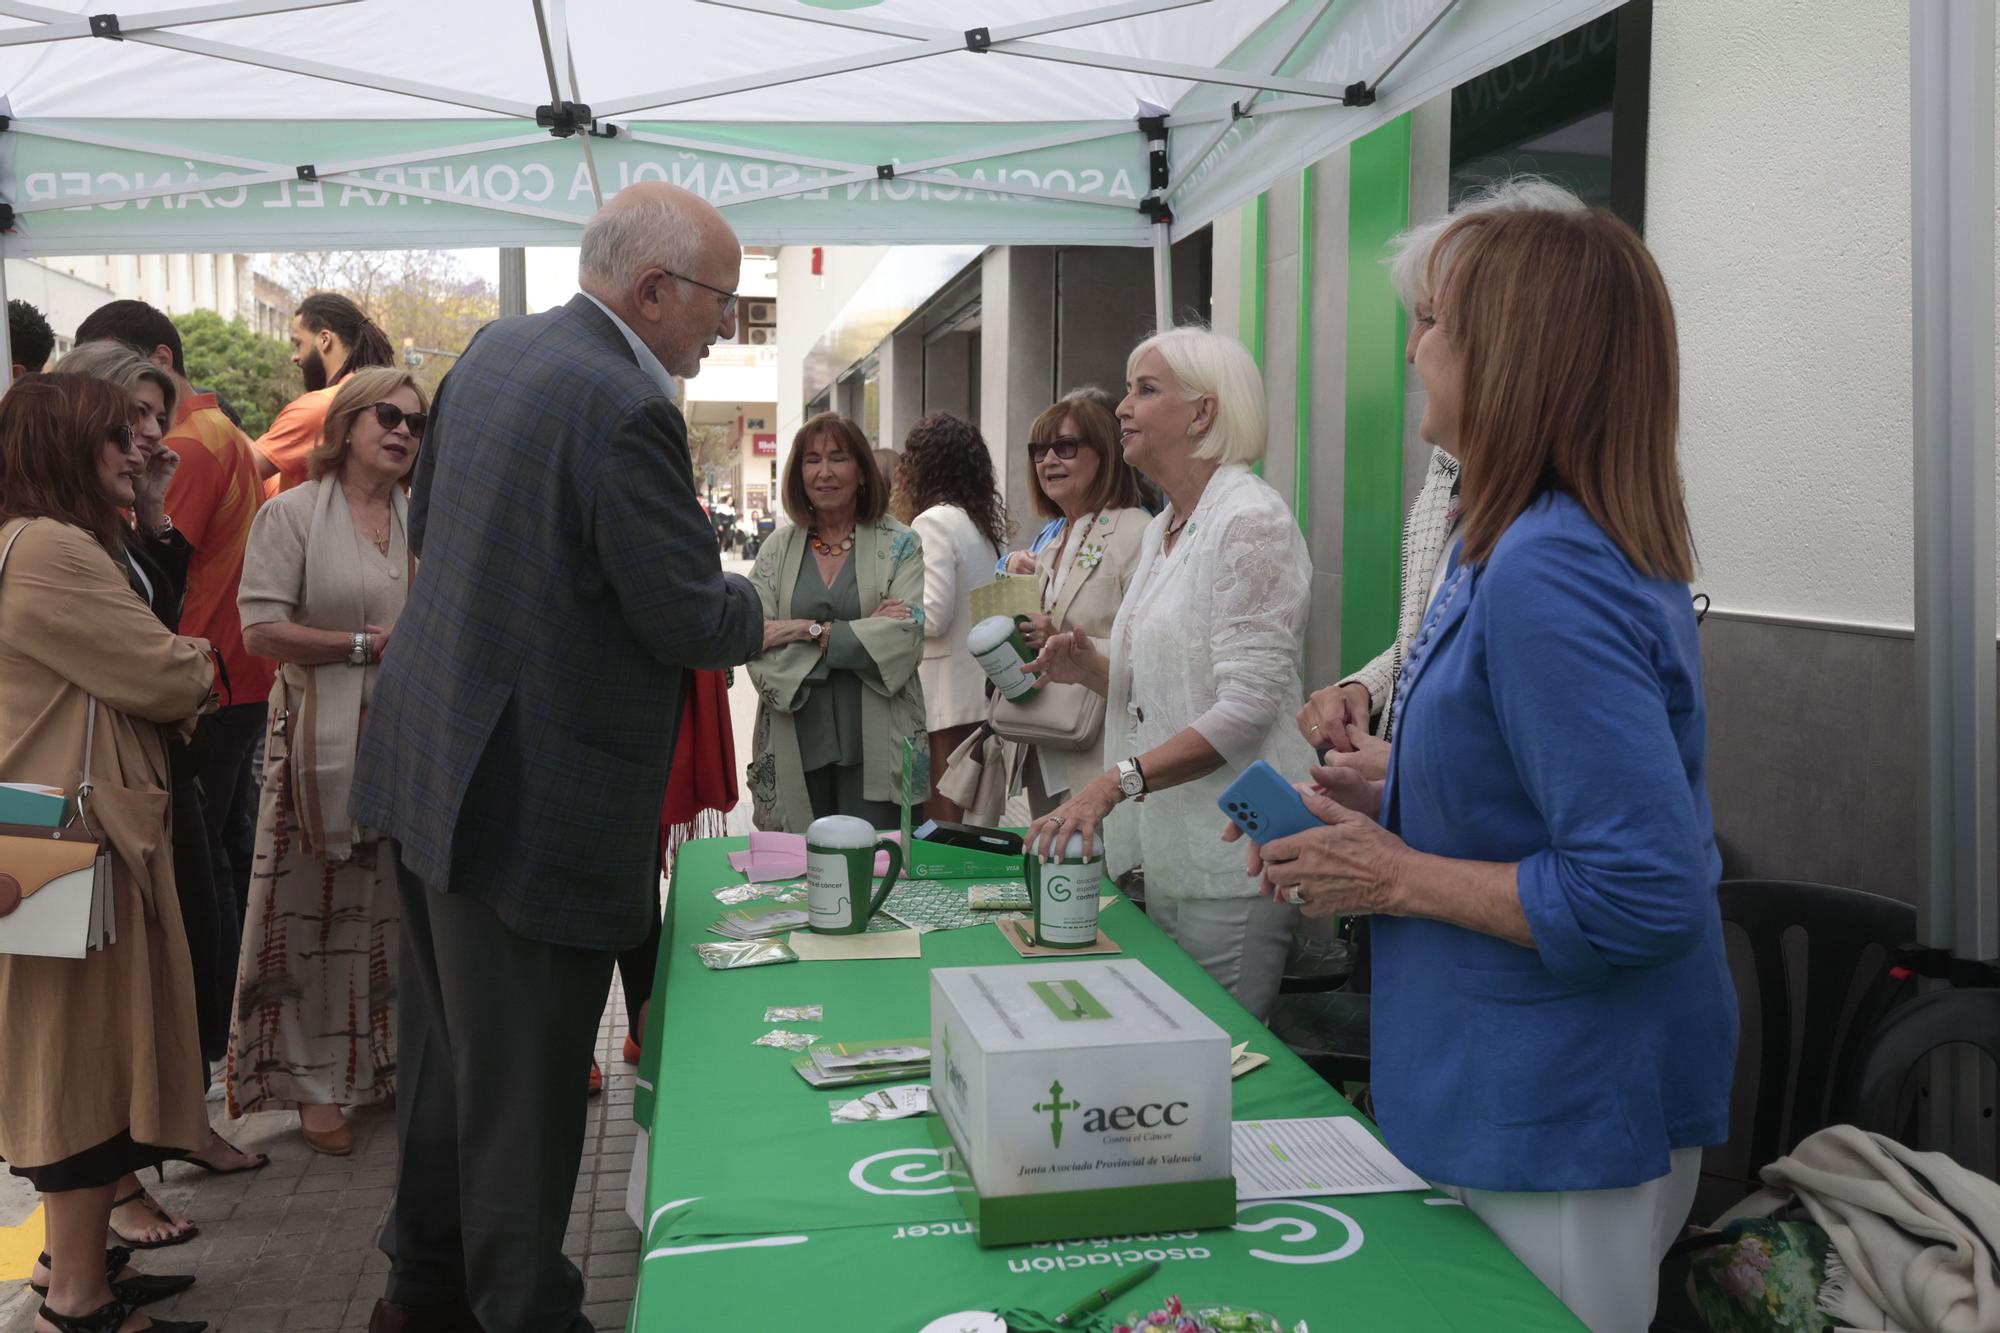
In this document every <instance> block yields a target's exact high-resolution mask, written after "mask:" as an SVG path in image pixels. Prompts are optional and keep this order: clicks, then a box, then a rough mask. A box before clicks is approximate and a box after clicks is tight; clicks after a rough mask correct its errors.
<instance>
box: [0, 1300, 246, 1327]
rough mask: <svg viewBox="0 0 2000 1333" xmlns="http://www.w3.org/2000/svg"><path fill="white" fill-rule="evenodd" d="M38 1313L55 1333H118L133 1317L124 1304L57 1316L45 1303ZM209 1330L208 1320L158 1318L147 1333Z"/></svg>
mask: <svg viewBox="0 0 2000 1333" xmlns="http://www.w3.org/2000/svg"><path fill="white" fill-rule="evenodd" d="M35 1313H37V1314H39V1315H40V1316H41V1317H42V1318H44V1319H46V1320H48V1321H49V1324H50V1326H51V1327H53V1328H54V1329H55V1330H56V1333H118V1326H119V1325H120V1324H122V1323H124V1322H125V1321H126V1319H128V1318H129V1317H130V1316H131V1314H132V1312H131V1311H130V1310H128V1309H126V1308H125V1303H124V1302H123V1301H113V1302H111V1303H110V1304H109V1305H100V1306H98V1307H97V1308H96V1309H95V1310H92V1311H91V1312H90V1313H89V1314H57V1313H56V1312H55V1311H54V1310H51V1309H50V1308H49V1307H48V1306H47V1305H46V1304H45V1305H43V1306H42V1308H41V1309H39V1310H37V1311H36V1312H35ZM207 1328H208V1321H207V1320H206V1319H197V1320H195V1321H193V1322H192V1323H190V1322H188V1321H186V1320H182V1319H155V1320H154V1321H153V1326H152V1327H151V1328H150V1329H147V1330H145V1331H144V1333H204V1330H206V1329H207Z"/></svg>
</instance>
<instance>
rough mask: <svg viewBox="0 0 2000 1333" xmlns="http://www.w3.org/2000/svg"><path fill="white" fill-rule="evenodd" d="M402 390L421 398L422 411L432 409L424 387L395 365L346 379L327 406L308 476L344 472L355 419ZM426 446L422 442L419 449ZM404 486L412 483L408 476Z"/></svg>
mask: <svg viewBox="0 0 2000 1333" xmlns="http://www.w3.org/2000/svg"><path fill="white" fill-rule="evenodd" d="M398 389H408V390H409V391H410V392H411V393H414V394H415V395H416V396H417V410H418V411H419V412H428V411H430V410H431V404H430V399H429V397H428V396H426V395H425V393H424V386H423V385H421V384H419V383H417V382H416V380H415V379H413V378H411V376H410V374H409V372H407V371H403V370H398V369H396V368H395V367H394V366H368V367H365V368H363V369H361V370H357V371H355V372H354V373H353V374H352V375H349V376H348V377H347V378H346V379H345V380H343V381H342V382H341V385H340V389H339V391H338V392H336V393H335V394H334V395H333V401H332V402H331V403H329V404H327V409H326V424H325V425H324V426H322V427H321V428H320V433H319V443H318V444H315V445H314V446H313V447H312V448H311V449H310V450H309V451H307V453H306V476H308V477H310V478H311V479H312V480H314V481H318V480H319V479H320V478H321V477H324V476H327V475H329V474H330V473H334V472H338V471H340V465H341V464H342V463H345V462H346V461H347V446H348V443H349V440H348V437H349V436H350V435H352V434H353V432H354V419H355V418H356V417H358V416H360V415H361V414H362V413H363V412H365V411H367V410H368V409H369V408H371V407H373V406H375V404H377V403H379V402H381V401H382V400H383V399H384V398H387V397H388V396H389V395H390V394H392V393H394V392H396V390H398ZM422 447H423V446H422V444H421V443H419V445H418V448H419V449H421V448H422ZM404 483H405V484H406V485H407V484H408V478H407V477H405V478H404Z"/></svg>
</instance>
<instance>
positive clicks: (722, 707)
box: [660, 671, 737, 870]
mask: <svg viewBox="0 0 2000 1333" xmlns="http://www.w3.org/2000/svg"><path fill="white" fill-rule="evenodd" d="M736 799H737V791H736V737H735V732H734V730H733V729H732V727H731V725H730V721H729V681H728V677H727V675H726V673H724V672H721V671H690V672H688V673H687V676H686V688H685V689H684V690H683V691H682V698H681V732H680V739H679V740H678V741H676V742H675V744H674V766H673V769H672V771H671V772H669V773H668V774H667V799H666V802H665V804H663V805H662V806H661V807H660V868H661V869H662V870H666V869H669V868H670V867H671V865H672V862H673V855H674V849H675V848H677V847H679V846H680V845H681V844H682V843H683V842H686V841H687V840H688V839H689V838H719V837H721V836H722V834H723V831H724V827H725V819H726V816H727V815H728V813H729V812H730V811H731V810H733V809H735V808H736Z"/></svg>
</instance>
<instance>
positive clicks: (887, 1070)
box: [792, 1037, 931, 1088]
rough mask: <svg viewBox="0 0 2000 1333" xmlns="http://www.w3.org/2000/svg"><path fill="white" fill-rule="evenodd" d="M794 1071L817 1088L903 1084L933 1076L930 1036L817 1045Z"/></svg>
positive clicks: (793, 1063) (829, 1042) (800, 1060)
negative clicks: (866, 1084) (869, 1084)
mask: <svg viewBox="0 0 2000 1333" xmlns="http://www.w3.org/2000/svg"><path fill="white" fill-rule="evenodd" d="M792 1068H794V1069H796V1070H798V1071H799V1077H800V1078H802V1079H804V1080H805V1081H806V1082H808V1083H810V1084H812V1085H813V1086H814V1087H815V1088H845V1087H851V1086H853V1085H854V1084H857V1083H901V1082H905V1081H907V1080H909V1079H921V1078H928V1077H929V1076H930V1072H931V1043H930V1039H929V1038H927V1037H896V1038H893V1039H891V1040H888V1041H823V1042H817V1043H815V1044H814V1045H812V1046H810V1047H807V1048H806V1053H805V1054H804V1055H802V1056H800V1057H799V1058H798V1059H796V1060H794V1061H792Z"/></svg>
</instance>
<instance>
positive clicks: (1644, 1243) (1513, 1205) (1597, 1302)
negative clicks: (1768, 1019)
mask: <svg viewBox="0 0 2000 1333" xmlns="http://www.w3.org/2000/svg"><path fill="white" fill-rule="evenodd" d="M1669 1160H1670V1161H1671V1162H1672V1166H1671V1167H1670V1168H1669V1170H1668V1171H1667V1174H1666V1175H1664V1176H1659V1177H1657V1178H1655V1179H1653V1180H1648V1181H1645V1182H1644V1183H1642V1184H1638V1185H1632V1186H1629V1187H1627V1188H1625V1189H1615V1190H1558V1191H1555V1192H1553V1193H1548V1194H1532V1193H1512V1192H1501V1191H1497V1190H1471V1189H1460V1188H1458V1187H1457V1186H1455V1185H1443V1184H1441V1185H1439V1186H1438V1188H1439V1189H1441V1190H1443V1191H1444V1192H1445V1193H1446V1194H1449V1195H1451V1196H1452V1197H1453V1198H1455V1199H1457V1200H1458V1201H1459V1202H1460V1203H1463V1204H1464V1205H1465V1206H1466V1207H1467V1208H1470V1209H1471V1210H1472V1212H1473V1215H1474V1216H1476V1217H1478V1219H1479V1220H1480V1221H1482V1222H1484V1223H1485V1224H1486V1225H1487V1226H1489V1227H1491V1228H1492V1229H1493V1233H1494V1234H1495V1235H1497V1236H1498V1237H1500V1240H1501V1242H1502V1243H1504V1244H1505V1245H1506V1246H1507V1248H1508V1249H1510V1250H1512V1251H1513V1252H1514V1257H1515V1258H1516V1259H1519V1260H1520V1261H1521V1262H1522V1263H1524V1264H1526V1265H1527V1266H1528V1268H1529V1269H1530V1270H1531V1271H1532V1272H1533V1273H1534V1275H1535V1276H1536V1277H1538V1278H1540V1279H1541V1280H1542V1282H1543V1283H1544V1284H1545V1285H1546V1286H1547V1287H1548V1289H1549V1290H1550V1291H1553V1292H1554V1293H1555V1294H1556V1297H1557V1299H1559V1300H1561V1301H1562V1303H1563V1304H1564V1305H1567V1306H1568V1307H1569V1308H1570V1311H1571V1313H1573V1314H1575V1315H1576V1317H1577V1318H1578V1319H1581V1320H1582V1321H1583V1322H1584V1323H1586V1324H1588V1325H1590V1328H1591V1333H1646V1328H1647V1326H1648V1325H1649V1324H1651V1323H1652V1322H1653V1307H1654V1305H1655V1303H1656V1302H1657V1301H1658V1299H1659V1291H1660V1260H1661V1259H1663V1258H1665V1257H1666V1253H1667V1247H1668V1246H1669V1245H1672V1244H1673V1243H1674V1239H1675V1238H1676V1237H1677V1236H1679V1235H1680V1231H1681V1227H1682V1225H1683V1224H1685V1223H1686V1222H1687V1217H1688V1210H1689V1209H1690V1208H1692V1207H1694V1192H1695V1186H1696V1185H1698V1184H1699V1183H1700V1181H1701V1149H1699V1148H1677V1149H1675V1150H1674V1152H1673V1154H1672V1156H1671V1158H1670V1159H1669Z"/></svg>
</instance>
